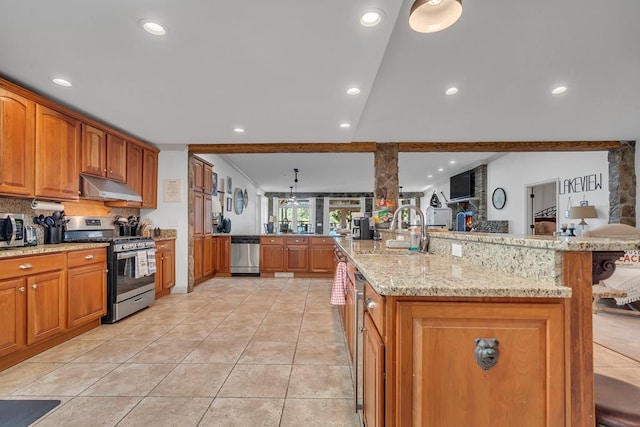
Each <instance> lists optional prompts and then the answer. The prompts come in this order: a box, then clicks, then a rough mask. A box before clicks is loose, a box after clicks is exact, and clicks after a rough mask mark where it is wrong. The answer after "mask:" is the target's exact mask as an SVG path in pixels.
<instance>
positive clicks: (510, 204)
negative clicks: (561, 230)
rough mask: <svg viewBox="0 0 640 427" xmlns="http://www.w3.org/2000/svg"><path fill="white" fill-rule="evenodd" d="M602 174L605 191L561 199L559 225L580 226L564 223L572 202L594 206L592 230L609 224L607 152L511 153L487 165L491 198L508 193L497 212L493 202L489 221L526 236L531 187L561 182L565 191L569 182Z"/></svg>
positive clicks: (590, 222) (559, 197) (559, 198)
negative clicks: (499, 192)
mask: <svg viewBox="0 0 640 427" xmlns="http://www.w3.org/2000/svg"><path fill="white" fill-rule="evenodd" d="M592 174H596V175H597V176H598V179H599V177H600V174H602V187H601V188H600V189H598V190H595V191H586V192H574V193H571V194H559V195H558V204H557V210H558V218H559V222H574V223H576V224H577V223H579V222H580V220H579V219H571V220H569V219H566V220H565V219H564V211H565V210H566V209H567V205H568V202H569V198H571V205H573V206H577V205H579V204H580V201H581V200H582V199H583V196H584V197H585V199H586V200H587V201H588V202H589V205H594V206H595V207H596V211H597V213H598V218H594V219H588V220H586V221H587V223H588V224H589V227H590V228H595V227H599V226H600V225H604V224H607V223H608V221H609V179H608V177H609V166H608V161H607V152H606V151H596V152H575V153H509V154H507V155H505V156H502V157H500V158H498V159H496V160H494V161H492V162H490V163H489V164H488V165H487V195H488V197H491V194H492V193H493V190H494V189H495V188H496V187H502V188H504V189H505V191H506V193H507V203H506V205H505V207H504V209H502V210H497V209H495V208H494V207H493V205H492V204H491V201H490V200H489V201H488V203H487V218H488V219H490V220H509V232H510V233H513V234H526V233H527V230H528V226H529V224H527V220H526V219H527V211H526V209H527V205H528V203H527V202H528V201H527V198H528V197H529V195H528V194H527V191H526V188H527V186H532V185H536V184H540V183H544V182H547V181H550V180H554V179H557V180H558V181H559V182H558V188H559V189H560V188H562V183H563V181H564V180H565V179H572V178H575V177H582V176H585V175H592Z"/></svg>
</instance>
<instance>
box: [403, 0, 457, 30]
mask: <svg viewBox="0 0 640 427" xmlns="http://www.w3.org/2000/svg"><path fill="white" fill-rule="evenodd" d="M460 15H462V0H415V2H414V3H413V6H411V12H409V26H410V27H411V29H413V30H414V31H417V32H419V33H435V32H437V31H442V30H444V29H445V28H449V27H450V26H451V25H453V24H454V23H455V22H456V21H457V20H458V19H459V18H460Z"/></svg>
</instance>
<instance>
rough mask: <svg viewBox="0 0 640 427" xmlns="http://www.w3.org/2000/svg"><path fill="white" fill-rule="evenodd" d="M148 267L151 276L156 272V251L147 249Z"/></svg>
mask: <svg viewBox="0 0 640 427" xmlns="http://www.w3.org/2000/svg"><path fill="white" fill-rule="evenodd" d="M147 266H148V267H149V274H153V273H155V272H156V250H155V249H147Z"/></svg>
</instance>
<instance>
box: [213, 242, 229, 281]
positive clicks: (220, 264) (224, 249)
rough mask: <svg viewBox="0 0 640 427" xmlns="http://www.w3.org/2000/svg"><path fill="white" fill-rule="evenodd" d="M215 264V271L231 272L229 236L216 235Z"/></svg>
mask: <svg viewBox="0 0 640 427" xmlns="http://www.w3.org/2000/svg"><path fill="white" fill-rule="evenodd" d="M215 240H216V249H215V250H216V265H215V269H216V272H217V273H230V272H231V266H230V264H231V262H230V261H231V260H230V259H229V258H230V257H231V237H229V236H216V237H215Z"/></svg>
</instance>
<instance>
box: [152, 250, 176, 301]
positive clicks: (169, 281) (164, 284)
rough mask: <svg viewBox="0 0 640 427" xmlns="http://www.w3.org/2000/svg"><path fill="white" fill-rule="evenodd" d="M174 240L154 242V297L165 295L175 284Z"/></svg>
mask: <svg viewBox="0 0 640 427" xmlns="http://www.w3.org/2000/svg"><path fill="white" fill-rule="evenodd" d="M175 253H176V251H175V242H174V241H173V240H163V241H159V242H156V278H155V279H156V298H159V297H161V296H164V295H167V294H169V293H170V292H171V288H172V287H174V286H175V285H176V260H175Z"/></svg>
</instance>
